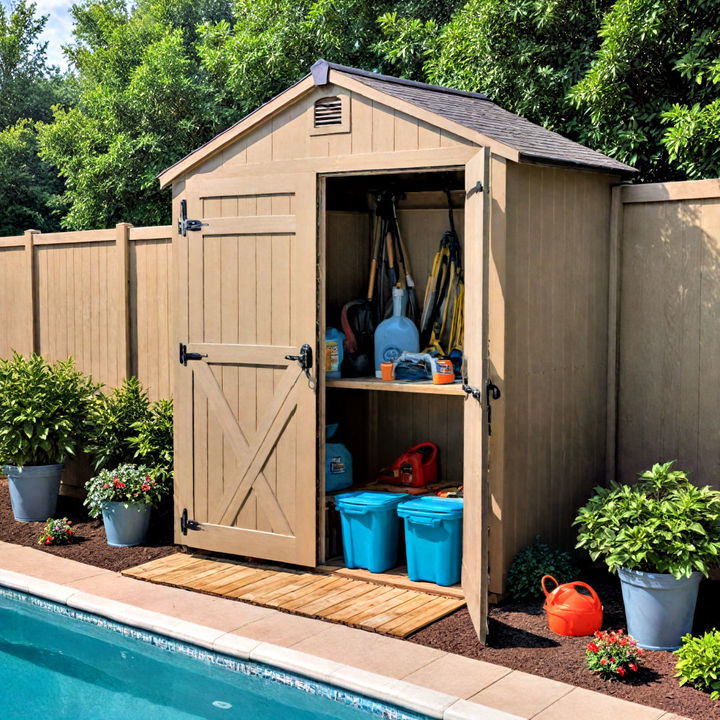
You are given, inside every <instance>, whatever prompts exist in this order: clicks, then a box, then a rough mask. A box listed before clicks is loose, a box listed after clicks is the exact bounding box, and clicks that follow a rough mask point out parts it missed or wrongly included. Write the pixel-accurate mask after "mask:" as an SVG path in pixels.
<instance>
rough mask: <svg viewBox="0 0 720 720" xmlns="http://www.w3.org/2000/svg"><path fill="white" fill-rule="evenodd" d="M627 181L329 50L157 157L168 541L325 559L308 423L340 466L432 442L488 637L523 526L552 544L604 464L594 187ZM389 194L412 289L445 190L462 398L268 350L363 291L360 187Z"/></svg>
mask: <svg viewBox="0 0 720 720" xmlns="http://www.w3.org/2000/svg"><path fill="white" fill-rule="evenodd" d="M632 173H633V170H632V168H630V167H628V166H626V165H623V164H622V163H620V162H617V161H615V160H613V159H611V158H608V157H606V156H604V155H601V154H599V153H597V152H594V151H592V150H590V149H588V148H586V147H583V146H581V145H578V144H577V143H574V142H572V141H570V140H568V139H566V138H564V137H562V136H560V135H557V134H555V133H553V132H550V131H548V130H546V129H544V128H542V127H539V126H537V125H534V124H533V123H531V122H529V121H527V120H525V119H523V118H520V117H518V116H516V115H513V114H512V113H509V112H507V111H505V110H503V109H502V108H500V107H499V106H497V105H496V104H494V103H493V102H492V101H491V100H490V99H488V98H487V97H486V96H484V95H481V94H475V93H468V92H461V91H457V90H452V89H448V88H441V87H435V86H430V85H425V84H421V83H416V82H411V81H407V80H402V79H398V78H392V77H386V76H382V75H377V74H374V73H368V72H365V71H361V70H357V69H354V68H349V67H344V66H339V65H334V64H331V63H328V62H325V61H319V62H317V63H316V64H315V65H314V66H313V67H312V72H311V74H309V75H308V76H307V77H305V78H304V79H302V80H301V81H300V82H298V83H297V84H295V85H293V86H292V87H290V88H289V89H288V90H286V91H285V92H283V93H282V94H280V95H279V96H277V97H276V98H274V99H273V100H271V101H270V102H268V103H266V104H265V105H263V106H262V107H260V108H259V109H257V110H256V111H255V112H253V113H251V114H250V115H248V116H247V117H246V118H244V119H243V120H241V121H240V122H238V123H237V124H236V125H234V126H233V127H231V128H229V129H228V130H226V131H225V132H223V133H222V134H220V135H218V136H217V137H216V138H214V139H213V140H211V141H210V142H209V143H207V144H206V145H204V146H202V147H201V148H199V149H198V150H196V151H195V152H193V153H192V154H190V155H189V156H187V157H186V158H184V159H183V160H181V161H180V162H178V163H177V164H176V165H174V166H172V167H170V168H168V169H167V170H165V171H164V172H163V173H162V174H161V175H160V182H161V184H162V186H163V187H167V186H169V185H172V188H173V209H174V219H175V222H176V223H177V225H178V230H177V232H176V236H175V237H174V240H173V242H174V245H175V249H174V250H173V258H174V263H175V274H176V286H175V287H176V289H175V300H176V302H175V303H174V306H175V314H176V318H175V337H176V339H177V341H178V343H179V344H180V356H179V358H178V360H179V362H178V363H177V365H176V373H175V389H174V397H175V403H176V473H175V493H176V496H175V502H176V508H177V524H176V538H175V539H176V541H177V542H178V543H181V544H184V545H187V546H189V547H193V548H200V549H206V550H211V551H218V552H222V553H230V554H236V555H242V556H247V557H252V558H259V559H264V560H270V561H279V562H283V563H289V564H294V565H301V566H309V567H314V566H316V565H318V564H323V563H325V562H327V561H328V560H329V557H328V555H329V553H330V543H329V541H328V535H329V527H328V525H329V524H330V520H331V519H332V516H331V514H330V513H329V512H328V510H327V502H326V497H325V492H324V487H325V484H324V462H323V460H324V457H325V450H324V443H325V440H324V438H325V432H324V427H325V422H326V419H328V418H331V419H333V420H337V421H339V422H340V424H341V425H342V427H343V429H344V431H345V432H344V437H345V439H346V443H347V445H348V447H349V448H350V450H351V451H352V454H353V457H354V461H355V478H356V480H357V481H359V480H365V479H372V478H373V477H374V473H376V472H377V470H378V469H379V468H380V467H382V466H384V465H387V464H388V463H389V462H390V461H391V460H392V459H393V458H394V457H395V456H397V455H398V454H399V453H400V452H402V451H403V450H405V449H406V448H407V447H409V446H410V445H412V444H413V443H415V442H420V441H424V440H432V441H434V442H435V443H436V444H437V445H438V446H439V448H440V454H441V469H440V474H441V477H442V479H443V480H447V481H451V482H454V483H456V484H462V485H463V486H464V497H465V521H464V538H463V548H464V552H463V581H462V584H463V588H464V591H465V595H466V599H467V603H468V607H469V609H470V612H471V615H472V618H473V622H474V623H475V625H476V629H477V630H478V632H479V634H480V635H481V636H483V635H484V626H485V613H486V607H487V600H488V595H489V593H494V594H497V595H500V594H502V593H503V590H504V577H505V574H506V571H507V568H508V565H509V563H510V562H511V560H512V558H513V556H514V554H515V553H516V551H517V550H518V549H520V548H521V547H522V546H524V545H525V544H527V543H529V542H531V541H532V540H533V538H534V537H535V536H536V535H541V536H542V538H543V539H545V540H546V541H548V542H550V543H553V544H558V545H565V546H569V545H570V544H571V542H572V539H573V532H572V529H571V527H570V524H571V521H572V519H573V517H574V513H575V511H576V508H577V507H578V506H579V505H580V504H581V503H582V502H583V501H584V500H585V499H586V497H587V496H588V494H589V493H590V491H591V489H592V487H593V486H594V485H596V484H598V483H600V482H602V481H603V480H604V477H605V427H606V410H607V401H606V375H607V362H608V360H607V358H608V295H609V287H608V285H609V271H608V268H609V256H610V222H611V219H610V194H611V193H610V187H611V186H612V185H613V184H617V183H618V182H619V181H621V180H622V179H623V178H624V177H627V176H629V175H631V174H632ZM387 187H395V188H401V189H402V191H403V192H404V200H403V201H402V202H400V204H399V221H400V226H401V228H402V230H403V234H404V237H405V240H406V242H407V244H408V246H409V247H408V251H409V255H410V257H411V259H412V264H413V270H414V273H415V277H416V278H417V281H418V285H419V286H420V288H421V293H422V289H423V288H424V284H425V280H426V277H427V274H428V272H429V269H430V263H431V260H432V256H433V253H434V251H435V249H436V248H437V245H438V241H439V239H440V237H441V235H442V234H443V232H444V231H445V230H446V229H447V226H448V205H447V194H446V193H447V191H450V197H451V199H452V204H453V215H454V218H455V224H456V226H457V228H458V233H459V235H460V237H461V241H462V243H463V252H464V272H465V345H464V355H465V362H466V369H467V383H468V384H469V385H470V386H472V387H474V388H476V389H477V390H478V393H477V395H478V397H477V398H474V397H472V396H469V395H467V394H466V393H465V392H464V391H463V389H462V387H461V385H460V384H453V385H431V384H430V385H428V384H403V383H398V382H390V383H387V382H385V383H383V382H381V381H377V380H375V379H373V378H366V379H363V378H360V379H356V378H353V379H346V378H343V379H333V380H331V379H326V378H325V377H324V375H323V372H322V368H321V367H319V365H321V363H320V364H319V363H317V362H316V363H315V364H314V365H313V367H312V369H311V370H310V371H309V372H308V373H307V376H306V373H304V372H303V369H302V368H301V367H300V364H299V363H298V362H296V361H294V360H288V359H286V356H287V355H291V356H292V355H298V351H299V349H300V348H301V346H303V345H304V344H308V345H310V347H311V348H312V350H313V353H314V355H315V357H316V358H317V357H322V356H323V350H324V348H323V338H324V337H325V328H326V324H327V322H328V314H329V313H331V312H333V311H334V310H335V309H336V308H337V307H339V306H341V305H342V304H343V303H345V302H347V301H348V300H352V299H353V298H359V297H363V296H364V295H365V293H366V287H367V274H368V265H369V253H370V225H371V222H372V212H373V208H372V198H373V193H374V192H377V190H378V189H379V188H387ZM188 218H189V220H187V219H188ZM200 223H202V225H201V224H200ZM492 385H495V386H497V388H498V389H499V391H500V397H499V399H497V400H492V399H490V394H489V392H488V388H491V387H492ZM491 413H492V417H491ZM490 420H491V422H492V426H491V427H490ZM319 459H321V460H319ZM329 519H330V520H329Z"/></svg>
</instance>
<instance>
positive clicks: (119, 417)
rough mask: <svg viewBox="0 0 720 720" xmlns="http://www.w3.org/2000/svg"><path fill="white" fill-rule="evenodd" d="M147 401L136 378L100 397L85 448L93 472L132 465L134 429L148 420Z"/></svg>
mask: <svg viewBox="0 0 720 720" xmlns="http://www.w3.org/2000/svg"><path fill="white" fill-rule="evenodd" d="M149 414H150V400H149V399H148V396H147V393H146V392H145V390H144V389H143V386H142V384H141V383H140V381H139V380H138V379H137V378H136V377H129V378H126V379H125V380H124V381H123V384H122V385H121V386H120V387H118V388H114V389H113V390H112V391H111V392H110V393H108V394H107V395H99V396H98V398H97V400H96V402H95V405H94V407H93V412H92V422H91V426H92V430H91V432H90V436H89V438H88V442H87V445H86V447H85V450H86V452H87V453H88V454H89V455H90V464H91V465H92V468H93V470H96V471H97V470H101V469H102V468H114V467H117V466H118V465H121V464H123V463H132V462H134V461H135V447H134V445H133V444H132V442H131V439H132V438H133V437H134V436H135V435H136V434H137V430H136V425H137V424H138V423H142V422H144V421H145V420H147V418H148V416H149Z"/></svg>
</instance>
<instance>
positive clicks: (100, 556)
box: [0, 478, 720, 720]
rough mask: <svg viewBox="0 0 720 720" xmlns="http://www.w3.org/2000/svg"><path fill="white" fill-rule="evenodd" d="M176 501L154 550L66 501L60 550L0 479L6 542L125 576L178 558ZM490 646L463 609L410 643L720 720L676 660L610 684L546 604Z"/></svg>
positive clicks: (612, 600) (505, 625) (703, 599)
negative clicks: (20, 510)
mask: <svg viewBox="0 0 720 720" xmlns="http://www.w3.org/2000/svg"><path fill="white" fill-rule="evenodd" d="M171 513H172V507H171V504H170V502H168V504H167V506H166V507H164V508H160V510H159V511H154V515H153V520H152V522H151V524H150V531H149V534H148V538H147V543H146V545H144V546H141V547H133V548H111V547H110V546H108V545H107V543H106V540H105V531H104V529H103V526H102V522H101V521H100V520H92V519H90V518H89V517H88V516H87V512H86V510H85V508H84V507H83V505H82V503H81V501H79V500H76V499H74V498H68V497H60V499H59V501H58V508H57V511H56V513H55V517H64V516H66V517H68V518H69V519H70V520H72V521H73V525H74V526H75V531H76V538H77V541H76V542H74V543H73V544H71V545H65V546H60V547H43V546H40V545H38V544H37V539H38V536H39V535H40V532H41V531H42V528H43V523H19V522H16V521H15V519H14V518H13V515H12V509H11V507H10V497H9V494H8V490H7V481H6V480H5V478H0V540H2V541H4V542H9V543H15V544H17V545H27V546H29V547H34V548H37V549H38V550H40V551H42V552H47V553H50V554H52V555H58V556H60V557H65V558H69V559H71V560H77V561H79V562H84V563H88V564H90V565H95V566H97V567H101V568H105V569H108V570H113V571H116V572H119V571H121V570H125V569H127V568H130V567H133V566H135V565H140V564H142V563H144V562H148V561H150V560H155V559H156V558H160V557H164V556H166V555H170V554H172V553H174V552H177V550H178V549H179V548H178V547H177V546H176V545H173V542H172V514H171ZM581 579H583V580H586V581H587V582H589V583H590V584H591V585H592V586H593V587H594V588H595V589H596V590H597V591H598V593H599V595H600V597H601V599H602V601H603V605H604V607H605V614H604V621H603V626H604V627H605V628H613V629H618V628H625V615H624V612H623V605H622V597H621V595H620V586H619V583H618V581H617V579H616V578H615V577H611V576H610V575H608V574H607V573H605V572H602V571H598V570H595V571H591V572H589V573H586V574H585V575H584V576H583V577H582V578H581ZM719 607H720V581H717V580H716V581H714V582H711V581H705V580H704V581H703V583H702V585H701V587H700V597H699V600H698V608H697V612H696V614H695V627H694V628H693V631H694V632H695V633H699V632H704V631H705V630H709V629H711V628H713V627H715V625H716V624H718V620H719V616H718V610H717V609H718V608H719ZM489 630H490V632H489V635H488V642H487V645H486V646H483V645H481V644H480V643H479V642H478V639H477V635H476V634H475V630H474V629H473V626H472V623H471V622H470V618H469V616H468V613H467V610H465V609H462V610H458V611H457V612H455V613H453V614H452V615H449V616H447V617H445V618H443V619H442V620H439V621H437V622H435V623H433V624H432V625H430V626H428V627H426V628H425V629H423V630H420V631H419V632H417V633H415V634H414V635H413V636H411V637H410V638H408V639H409V640H410V641H411V642H416V643H418V644H420V645H427V646H429V647H434V648H438V649H440V650H444V651H446V652H452V653H456V654H458V655H464V656H466V657H470V658H474V659H477V660H484V661H486V662H490V663H496V664H498V665H504V666H505V667H509V668H513V669H515V670H521V671H523V672H528V673H532V674H535V675H540V676H542V677H546V678H551V679H553V680H559V681H561V682H565V683H568V684H570V685H575V686H577V687H583V688H588V689H589V690H596V691H598V692H602V693H605V694H606V695H612V696H614V697H618V698H622V699H624V700H629V701H631V702H636V703H640V704H643V705H650V706H652V707H656V708H661V709H663V710H666V711H669V712H673V713H677V714H678V715H680V716H684V717H688V718H693V720H720V701H718V702H713V701H711V700H710V699H709V697H708V695H707V694H705V693H702V692H700V691H698V690H695V689H693V688H691V687H687V686H685V687H680V686H679V685H678V684H677V679H676V678H675V677H674V676H675V660H676V658H675V655H674V654H673V653H667V652H646V653H645V656H644V658H643V667H642V668H641V670H640V672H639V673H638V674H637V676H635V678H634V679H633V680H632V681H629V682H606V681H604V680H601V679H600V678H598V677H596V676H595V675H593V674H591V673H590V672H589V671H588V670H586V668H585V646H586V645H587V643H588V638H567V637H561V636H559V635H554V634H553V633H551V632H550V631H549V630H548V629H547V623H546V620H545V614H544V611H543V609H542V600H537V601H529V602H504V603H502V604H501V605H499V606H497V607H494V608H492V609H491V611H490V617H489Z"/></svg>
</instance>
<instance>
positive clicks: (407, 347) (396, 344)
mask: <svg viewBox="0 0 720 720" xmlns="http://www.w3.org/2000/svg"><path fill="white" fill-rule="evenodd" d="M392 294H393V314H392V317H390V318H388V319H387V320H383V321H382V322H381V323H380V324H379V325H378V326H377V330H375V376H376V377H382V372H381V370H380V363H382V362H395V360H397V359H398V358H399V357H400V355H402V353H403V352H415V353H416V352H418V351H419V350H420V335H419V333H418V329H417V326H416V325H415V323H414V322H413V321H412V320H411V319H410V318H409V317H405V307H404V305H405V291H404V290H403V289H402V288H393V291H392Z"/></svg>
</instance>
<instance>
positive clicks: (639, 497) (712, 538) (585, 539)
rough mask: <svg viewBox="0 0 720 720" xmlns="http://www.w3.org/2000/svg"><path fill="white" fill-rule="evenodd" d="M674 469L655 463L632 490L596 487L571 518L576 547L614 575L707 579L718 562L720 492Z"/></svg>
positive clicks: (628, 488) (620, 486)
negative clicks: (634, 572) (629, 572)
mask: <svg viewBox="0 0 720 720" xmlns="http://www.w3.org/2000/svg"><path fill="white" fill-rule="evenodd" d="M673 465H674V462H668V463H664V464H662V465H660V464H656V465H653V467H652V469H651V470H649V471H647V472H644V473H642V474H641V475H640V478H639V481H638V483H637V484H636V485H634V486H630V485H619V484H617V483H613V484H612V485H611V487H609V488H602V487H598V488H595V495H594V496H593V497H591V498H590V500H589V501H588V503H587V504H586V505H585V506H584V507H582V508H581V509H580V511H579V513H578V516H577V518H576V519H575V525H578V526H579V532H578V543H577V547H580V548H585V549H586V550H587V551H588V552H589V553H590V557H591V558H592V559H593V560H597V559H598V558H599V557H604V559H605V562H606V563H607V566H608V568H610V570H611V571H613V572H614V571H616V570H617V569H618V568H620V567H623V568H627V569H630V570H640V571H642V572H654V573H671V574H672V575H674V576H675V577H676V578H681V577H689V576H690V575H691V573H692V572H694V571H699V572H702V573H703V574H704V575H706V576H707V575H708V571H709V569H710V568H711V567H714V566H716V565H718V563H719V562H720V492H718V491H717V490H713V489H711V488H710V487H707V486H706V487H697V486H695V485H694V484H693V483H692V482H690V480H689V479H688V476H687V474H686V473H684V472H682V471H679V470H673Z"/></svg>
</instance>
